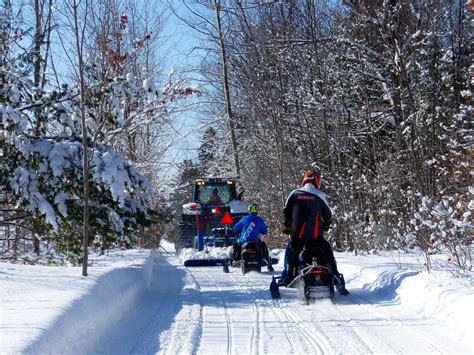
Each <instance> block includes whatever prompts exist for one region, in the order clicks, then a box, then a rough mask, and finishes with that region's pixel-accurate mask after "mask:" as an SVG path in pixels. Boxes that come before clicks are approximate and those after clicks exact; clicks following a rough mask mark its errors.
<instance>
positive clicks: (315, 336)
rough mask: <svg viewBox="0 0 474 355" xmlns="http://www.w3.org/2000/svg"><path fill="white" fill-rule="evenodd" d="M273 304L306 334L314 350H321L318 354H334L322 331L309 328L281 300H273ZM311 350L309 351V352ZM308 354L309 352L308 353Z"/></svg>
mask: <svg viewBox="0 0 474 355" xmlns="http://www.w3.org/2000/svg"><path fill="white" fill-rule="evenodd" d="M273 304H274V305H275V306H276V307H277V308H278V309H280V310H281V311H282V312H283V313H284V314H285V317H286V318H287V319H288V321H289V322H291V323H292V324H294V325H295V326H296V327H297V328H299V329H300V330H301V332H302V333H304V334H305V335H306V336H305V339H306V340H308V341H309V342H310V343H311V345H312V349H313V350H315V351H316V350H319V351H317V352H316V354H323V355H324V354H332V353H334V350H333V347H332V346H331V344H329V342H328V341H327V339H326V338H325V337H323V336H321V335H320V333H321V329H314V328H312V327H309V326H307V325H306V324H305V323H306V322H305V321H303V320H302V319H301V318H300V317H299V316H298V315H297V314H296V313H295V312H292V311H291V310H289V309H288V308H287V306H285V305H284V304H283V302H282V301H280V300H273ZM308 350H310V349H307V351H308ZM307 353H308V352H307Z"/></svg>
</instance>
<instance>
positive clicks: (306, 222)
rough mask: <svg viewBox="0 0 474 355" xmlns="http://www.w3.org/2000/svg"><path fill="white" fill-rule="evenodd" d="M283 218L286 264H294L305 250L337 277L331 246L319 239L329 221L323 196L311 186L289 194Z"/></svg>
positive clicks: (330, 215)
mask: <svg viewBox="0 0 474 355" xmlns="http://www.w3.org/2000/svg"><path fill="white" fill-rule="evenodd" d="M283 214H284V218H285V220H284V225H285V226H286V227H288V228H291V248H290V249H291V250H290V254H291V255H290V256H289V258H290V260H289V261H290V263H296V259H297V257H298V254H299V253H300V252H301V250H303V248H306V249H309V250H312V251H314V252H315V253H316V254H319V255H321V254H322V255H324V260H325V262H328V263H329V264H330V265H331V267H332V269H333V272H334V273H336V274H338V273H339V272H338V270H337V264H336V260H335V258H334V254H333V252H332V248H331V245H330V244H329V243H328V242H327V241H326V240H325V239H324V237H323V232H324V229H325V227H328V226H329V225H330V224H331V221H332V212H331V209H330V208H329V206H328V204H327V201H326V195H325V194H324V192H322V191H321V190H318V189H316V188H315V187H314V186H313V185H312V184H306V185H305V186H303V187H301V188H299V189H296V190H294V191H292V192H291V193H290V195H289V196H288V198H287V200H286V204H285V209H284V210H283ZM293 259H294V260H293Z"/></svg>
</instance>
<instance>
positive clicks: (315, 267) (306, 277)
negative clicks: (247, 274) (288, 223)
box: [270, 249, 348, 304]
mask: <svg viewBox="0 0 474 355" xmlns="http://www.w3.org/2000/svg"><path fill="white" fill-rule="evenodd" d="M315 254H317V253H315V252H314V251H313V250H311V249H303V251H302V252H301V253H300V255H299V257H298V274H297V276H296V277H294V278H293V279H292V280H291V281H289V282H288V281H287V280H283V279H282V277H281V276H276V277H275V276H273V278H272V282H271V283H270V293H271V295H272V298H274V299H278V298H281V294H280V289H279V288H280V287H281V286H285V287H287V288H297V289H299V290H300V294H301V296H302V298H303V299H304V300H305V301H306V303H307V304H308V303H309V302H310V301H311V300H316V299H321V298H329V299H331V300H333V299H334V294H335V291H334V287H337V288H338V290H339V291H340V293H341V294H348V292H347V290H346V289H345V282H344V276H343V275H342V274H340V275H338V276H336V275H335V274H334V272H333V270H332V268H331V266H330V265H329V264H328V263H325V262H324V258H323V257H321V256H320V258H319V259H320V260H321V262H318V257H317V255H315Z"/></svg>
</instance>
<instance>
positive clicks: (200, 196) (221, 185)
mask: <svg viewBox="0 0 474 355" xmlns="http://www.w3.org/2000/svg"><path fill="white" fill-rule="evenodd" d="M236 184H237V180H236V179H227V178H206V179H197V180H195V181H194V189H193V196H192V201H191V202H189V203H186V204H184V205H183V209H182V214H181V221H180V224H179V235H178V237H177V239H176V244H175V245H176V252H177V254H180V253H181V251H182V250H183V249H187V248H192V249H194V250H195V251H197V252H202V251H204V250H205V249H206V250H209V248H212V247H227V246H229V245H232V244H233V243H234V242H235V239H236V237H235V236H234V233H233V231H232V227H233V224H234V223H236V222H238V221H239V220H240V218H242V216H244V215H246V214H247V213H248V211H247V208H248V206H249V204H250V203H249V202H244V201H242V200H241V195H242V193H240V194H238V193H237V187H236ZM201 254H202V253H201ZM205 256H206V255H204V257H202V256H201V257H200V258H199V259H190V260H185V263H184V264H185V266H207V265H221V264H222V263H223V262H224V260H221V259H216V258H211V259H206V257H205Z"/></svg>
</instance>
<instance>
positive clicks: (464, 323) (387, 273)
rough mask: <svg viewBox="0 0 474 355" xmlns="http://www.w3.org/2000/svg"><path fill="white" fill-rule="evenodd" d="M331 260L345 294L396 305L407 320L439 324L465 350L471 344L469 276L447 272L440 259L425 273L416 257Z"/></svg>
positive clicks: (473, 301)
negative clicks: (341, 278)
mask: <svg viewBox="0 0 474 355" xmlns="http://www.w3.org/2000/svg"><path fill="white" fill-rule="evenodd" d="M335 256H336V259H337V261H338V268H339V271H340V272H342V273H343V274H344V276H345V279H346V285H347V287H348V289H349V290H350V291H351V292H352V294H353V295H355V296H356V297H357V298H358V299H360V300H362V301H367V302H368V303H372V304H401V305H403V306H406V309H407V310H410V311H411V312H412V313H413V314H417V315H421V316H423V317H424V318H426V319H430V318H431V319H437V320H439V321H442V322H444V323H445V324H446V327H447V328H448V329H447V330H449V331H450V332H451V333H452V334H454V335H455V337H456V338H457V339H458V340H460V341H462V342H464V343H466V344H468V343H469V342H471V339H474V328H473V327H472V326H471V322H472V319H474V307H473V305H474V288H473V284H474V282H473V281H474V280H473V273H472V272H465V273H461V272H458V271H456V269H455V268H454V267H453V266H447V264H446V262H445V261H444V260H442V258H443V256H435V255H433V256H432V258H433V259H435V260H437V261H436V262H434V266H433V269H432V272H431V273H428V272H426V271H425V268H424V265H423V262H424V261H423V258H422V256H421V255H420V254H418V253H415V252H411V253H397V252H395V253H390V252H385V253H382V254H381V255H357V256H355V255H351V254H349V253H335Z"/></svg>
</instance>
